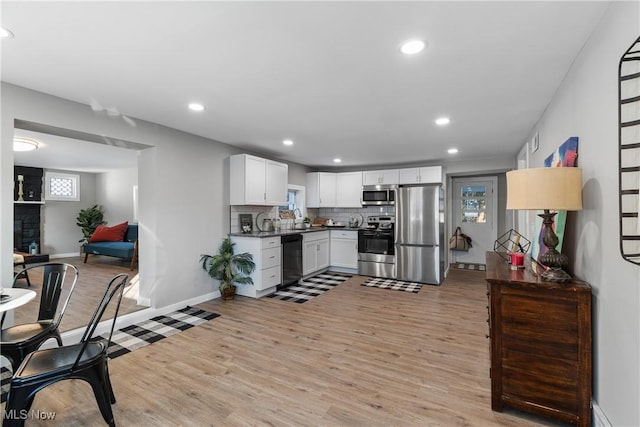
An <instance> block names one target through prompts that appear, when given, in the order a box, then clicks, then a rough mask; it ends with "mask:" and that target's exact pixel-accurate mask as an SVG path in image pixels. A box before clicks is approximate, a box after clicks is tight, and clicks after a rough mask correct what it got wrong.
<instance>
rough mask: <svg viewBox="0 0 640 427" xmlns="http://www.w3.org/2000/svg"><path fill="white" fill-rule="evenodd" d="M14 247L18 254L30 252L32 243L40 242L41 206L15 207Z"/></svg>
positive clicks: (22, 205)
mask: <svg viewBox="0 0 640 427" xmlns="http://www.w3.org/2000/svg"><path fill="white" fill-rule="evenodd" d="M13 218H14V219H13V246H14V249H15V250H17V251H18V252H29V245H30V244H31V242H36V243H37V244H38V247H42V245H41V242H40V205H39V204H21V203H16V204H14V205H13Z"/></svg>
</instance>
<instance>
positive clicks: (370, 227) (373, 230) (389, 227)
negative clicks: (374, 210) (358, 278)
mask: <svg viewBox="0 0 640 427" xmlns="http://www.w3.org/2000/svg"><path fill="white" fill-rule="evenodd" d="M395 222H396V221H395V217H394V216H388V215H384V216H370V217H368V218H367V227H366V228H365V229H361V230H358V274H362V275H365V276H374V277H385V278H390V279H395V278H396V256H395Z"/></svg>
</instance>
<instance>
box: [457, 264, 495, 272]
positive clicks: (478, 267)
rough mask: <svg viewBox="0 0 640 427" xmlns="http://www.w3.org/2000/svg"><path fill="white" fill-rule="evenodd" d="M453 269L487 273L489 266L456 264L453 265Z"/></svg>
mask: <svg viewBox="0 0 640 427" xmlns="http://www.w3.org/2000/svg"><path fill="white" fill-rule="evenodd" d="M451 267H453V268H457V269H458V270H477V271H487V266H486V265H485V264H473V263H469V262H466V263H465V262H454V263H453V264H451Z"/></svg>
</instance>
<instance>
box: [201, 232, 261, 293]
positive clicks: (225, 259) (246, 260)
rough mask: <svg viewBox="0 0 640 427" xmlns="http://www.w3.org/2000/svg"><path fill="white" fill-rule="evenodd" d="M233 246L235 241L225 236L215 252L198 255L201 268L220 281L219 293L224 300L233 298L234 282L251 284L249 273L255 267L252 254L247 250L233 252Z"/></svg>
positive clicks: (234, 291)
mask: <svg viewBox="0 0 640 427" xmlns="http://www.w3.org/2000/svg"><path fill="white" fill-rule="evenodd" d="M234 246H235V243H233V242H231V239H230V238H229V237H227V238H225V239H223V240H222V243H220V247H219V248H218V253H217V254H215V255H207V254H203V255H201V256H200V262H201V263H202V269H203V270H204V271H206V272H207V274H209V276H211V277H212V278H213V279H216V280H219V281H220V288H219V289H220V295H222V299H224V300H228V299H233V298H234V295H235V293H236V287H235V285H234V283H238V284H241V285H253V279H252V278H251V277H250V276H249V275H250V274H251V273H252V272H253V271H254V270H255V269H256V264H255V263H254V262H253V255H251V254H250V253H248V252H244V253H241V254H234V251H233V247H234Z"/></svg>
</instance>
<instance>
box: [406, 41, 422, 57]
mask: <svg viewBox="0 0 640 427" xmlns="http://www.w3.org/2000/svg"><path fill="white" fill-rule="evenodd" d="M425 46H426V45H425V43H424V42H423V41H422V40H409V41H406V42H404V43H402V46H401V47H400V51H401V52H402V53H404V54H405V55H415V54H416V53H419V52H422V50H423V49H424V47H425Z"/></svg>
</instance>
